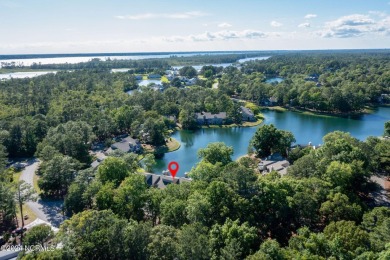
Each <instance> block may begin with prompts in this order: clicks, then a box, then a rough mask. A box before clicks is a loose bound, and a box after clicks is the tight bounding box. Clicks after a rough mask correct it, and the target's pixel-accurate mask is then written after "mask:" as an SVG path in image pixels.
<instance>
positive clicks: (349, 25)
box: [318, 14, 390, 38]
mask: <svg viewBox="0 0 390 260" xmlns="http://www.w3.org/2000/svg"><path fill="white" fill-rule="evenodd" d="M318 34H319V35H320V36H321V37H324V38H350V37H359V36H363V35H367V34H382V35H390V16H387V17H385V18H384V19H381V20H375V19H373V18H371V17H370V16H369V15H362V14H353V15H347V16H343V17H340V18H339V19H337V20H334V21H330V22H327V23H326V24H325V26H324V28H323V29H322V30H321V31H319V32H318Z"/></svg>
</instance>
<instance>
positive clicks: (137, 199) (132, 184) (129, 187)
mask: <svg viewBox="0 0 390 260" xmlns="http://www.w3.org/2000/svg"><path fill="white" fill-rule="evenodd" d="M147 188H148V187H147V185H146V182H145V177H144V176H143V175H141V174H131V175H130V176H129V177H127V178H126V179H124V180H123V181H122V183H121V185H120V186H119V187H118V189H117V190H116V192H115V196H114V203H115V211H114V212H115V213H117V214H118V215H119V216H121V217H123V218H127V219H130V218H132V219H135V220H139V221H140V220H142V219H143V218H144V211H143V208H144V206H145V201H146V190H147Z"/></svg>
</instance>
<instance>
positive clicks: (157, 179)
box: [143, 173, 191, 189]
mask: <svg viewBox="0 0 390 260" xmlns="http://www.w3.org/2000/svg"><path fill="white" fill-rule="evenodd" d="M143 175H144V176H145V181H146V184H147V185H148V186H150V187H155V188H159V189H165V188H166V187H167V185H169V184H180V183H183V182H189V181H191V179H188V178H180V177H179V178H177V177H175V178H172V177H171V176H165V175H158V174H153V173H143Z"/></svg>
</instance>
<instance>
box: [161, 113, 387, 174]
mask: <svg viewBox="0 0 390 260" xmlns="http://www.w3.org/2000/svg"><path fill="white" fill-rule="evenodd" d="M262 113H263V115H264V116H265V121H264V123H265V124H274V125H275V126H276V127H277V128H279V129H282V130H288V131H291V132H292V133H293V134H294V136H295V139H296V140H297V143H298V144H308V143H309V142H312V144H313V145H318V144H321V143H322V137H323V136H324V135H326V134H327V133H329V132H333V131H336V130H340V131H344V132H350V133H351V134H352V136H354V137H356V138H358V139H360V140H365V139H366V138H367V137H368V136H380V135H382V134H383V131H384V123H385V122H386V121H389V120H390V107H379V108H378V109H376V110H375V111H374V112H373V113H371V114H364V115H361V116H357V117H350V118H341V117H327V116H316V115H306V114H302V113H297V112H291V111H286V112H277V111H271V110H270V111H263V112H262ZM257 128H258V126H257V127H235V128H208V129H200V130H198V131H195V132H192V131H185V130H182V131H177V132H175V133H174V134H173V135H172V137H174V138H176V139H177V140H178V141H180V142H181V147H180V149H179V150H177V151H174V152H172V153H167V154H165V155H164V157H163V158H162V159H160V160H157V165H156V166H155V168H154V170H155V172H156V173H161V172H162V171H163V170H166V169H167V167H168V163H169V162H171V161H177V162H178V163H179V165H180V169H179V172H178V173H177V176H178V177H182V176H184V173H185V172H188V171H190V170H191V168H192V167H193V166H195V165H196V163H197V162H198V161H199V160H198V158H197V151H198V150H199V149H200V148H204V147H206V146H207V144H208V143H211V142H224V143H225V144H227V145H229V146H233V148H234V155H233V160H235V159H237V158H239V157H240V156H242V155H244V154H246V153H247V152H248V145H249V141H250V140H251V138H252V136H253V135H254V133H255V132H256V129H257Z"/></svg>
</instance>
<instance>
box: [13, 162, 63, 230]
mask: <svg viewBox="0 0 390 260" xmlns="http://www.w3.org/2000/svg"><path fill="white" fill-rule="evenodd" d="M38 166H39V162H38V161H37V160H36V159H31V160H30V161H29V165H28V166H27V167H26V168H25V169H24V170H23V172H22V174H21V175H20V180H24V181H25V182H27V183H29V184H30V185H31V186H32V187H34V185H33V177H34V174H35V172H36V170H37V169H38ZM63 203H64V202H63V201H62V200H56V201H50V200H42V199H38V201H29V202H27V205H28V206H29V207H30V209H31V210H32V211H33V212H34V213H35V215H36V216H37V217H38V218H40V219H42V220H44V221H47V222H49V223H51V224H52V225H53V226H55V227H59V226H60V224H61V223H62V222H63V221H64V220H65V217H64V216H63V214H62V206H63Z"/></svg>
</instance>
